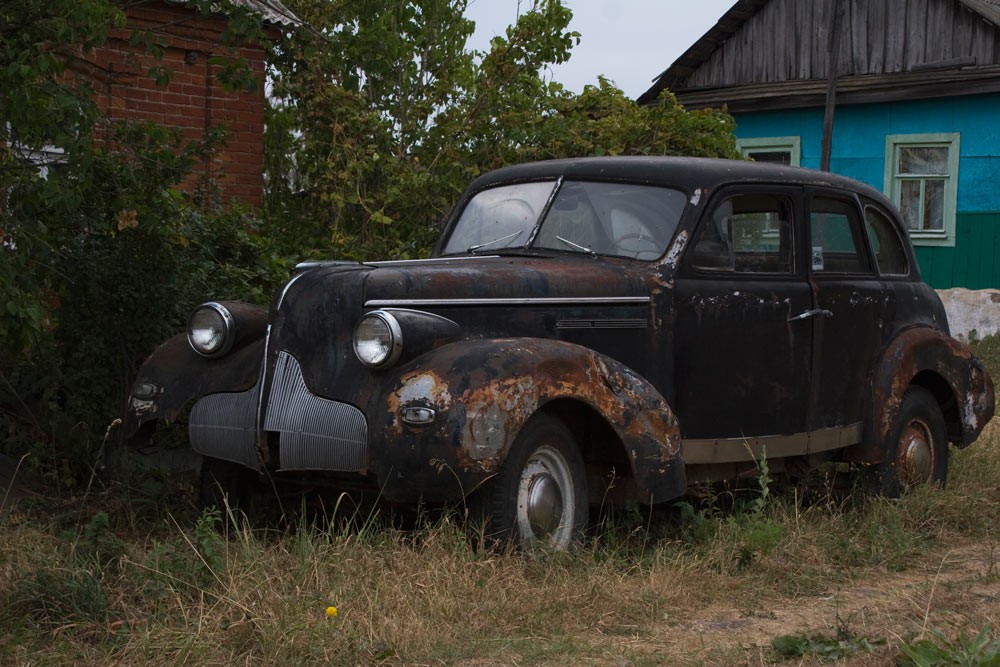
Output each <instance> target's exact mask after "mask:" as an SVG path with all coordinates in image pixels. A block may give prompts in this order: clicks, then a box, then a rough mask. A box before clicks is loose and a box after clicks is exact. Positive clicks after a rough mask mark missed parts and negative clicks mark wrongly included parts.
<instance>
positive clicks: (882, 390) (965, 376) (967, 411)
mask: <svg viewBox="0 0 1000 667" xmlns="http://www.w3.org/2000/svg"><path fill="white" fill-rule="evenodd" d="M941 381H943V382H944V384H945V385H947V390H945V391H940V390H939V391H936V392H934V393H935V395H936V396H937V398H938V400H939V401H942V402H944V403H948V402H949V400H950V399H953V400H954V402H955V403H954V405H955V408H956V409H955V410H953V411H949V410H946V411H945V418H946V419H948V417H949V414H950V415H951V417H952V418H951V422H952V423H950V424H949V431H950V432H951V433H952V434H955V436H957V439H955V442H956V444H958V445H960V446H965V445H968V444H970V443H971V442H973V441H974V440H975V439H976V438H978V437H979V434H980V433H981V432H982V430H983V428H984V427H985V426H986V424H987V423H988V422H989V421H990V419H991V418H992V417H993V411H994V392H993V381H992V379H991V378H990V376H989V373H987V372H986V369H985V368H983V365H982V364H981V363H980V361H979V360H978V359H976V358H975V357H974V356H972V353H971V352H970V351H969V349H968V348H967V347H966V346H965V345H963V344H962V343H960V342H958V341H957V340H955V339H954V338H952V337H951V336H948V335H947V334H945V333H944V332H942V331H939V330H937V329H934V328H931V327H923V326H921V327H913V328H910V329H907V330H905V331H903V332H902V333H901V334H899V335H898V336H896V338H895V339H893V340H892V342H891V343H890V344H889V345H888V346H887V347H886V349H885V350H884V351H883V353H882V355H881V357H880V360H879V362H878V364H877V365H876V367H875V371H874V373H873V376H872V383H871V390H870V394H869V397H868V406H869V407H868V414H867V415H866V417H867V418H866V419H865V424H866V427H865V439H864V441H865V443H866V454H868V455H876V456H878V455H879V452H878V451H877V450H878V448H879V447H880V445H881V443H885V442H886V441H887V440H888V438H889V436H890V434H891V433H892V429H893V425H894V424H895V422H896V418H897V415H898V413H899V406H900V403H901V402H902V398H903V394H904V393H906V389H907V388H908V387H909V386H910V385H911V384H914V383H916V384H923V383H929V386H928V388H929V389H931V390H932V391H933V390H934V389H935V386H934V385H935V383H937V386H938V387H943V385H941V384H940V382H941ZM945 393H947V394H950V395H947V396H942V394H945ZM865 458H870V456H866V457H865Z"/></svg>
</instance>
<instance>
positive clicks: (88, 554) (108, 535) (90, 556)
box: [73, 511, 125, 569]
mask: <svg viewBox="0 0 1000 667" xmlns="http://www.w3.org/2000/svg"><path fill="white" fill-rule="evenodd" d="M74 538H75V539H74V546H73V553H74V555H75V556H76V559H77V561H79V562H80V563H81V564H90V565H96V566H97V567H98V568H102V569H103V568H107V567H109V566H110V565H111V564H112V563H113V562H114V561H116V560H118V559H119V558H120V557H122V556H124V555H125V543H124V542H123V541H122V540H121V539H119V537H118V536H117V535H115V533H114V531H112V529H111V521H110V519H109V518H108V514H107V512H103V511H102V512H97V513H96V514H94V516H93V517H91V519H90V521H88V522H87V523H86V524H85V525H84V526H83V528H82V529H81V530H80V533H79V535H75V536H74Z"/></svg>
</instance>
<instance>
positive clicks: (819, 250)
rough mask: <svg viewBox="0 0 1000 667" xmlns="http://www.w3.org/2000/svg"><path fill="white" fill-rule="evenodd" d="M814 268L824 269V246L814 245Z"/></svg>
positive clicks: (815, 269)
mask: <svg viewBox="0 0 1000 667" xmlns="http://www.w3.org/2000/svg"><path fill="white" fill-rule="evenodd" d="M812 270H813V271H822V270H823V246H821V245H814V246H813V247H812Z"/></svg>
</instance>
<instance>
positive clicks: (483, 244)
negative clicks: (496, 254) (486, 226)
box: [465, 229, 524, 252]
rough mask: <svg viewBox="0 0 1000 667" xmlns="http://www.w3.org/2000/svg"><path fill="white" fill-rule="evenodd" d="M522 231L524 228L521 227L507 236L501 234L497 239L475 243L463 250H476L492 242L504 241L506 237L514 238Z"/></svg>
mask: <svg viewBox="0 0 1000 667" xmlns="http://www.w3.org/2000/svg"><path fill="white" fill-rule="evenodd" d="M523 231H524V230H523V229H521V230H519V231H516V232H514V233H513V234H508V235H507V236H501V237H500V238H498V239H493V240H492V241H487V242H486V243H477V244H476V245H473V246H469V247H468V248H467V249H466V250H465V252H476V251H477V250H479V249H480V248H487V247H489V246H491V245H493V244H494V243H500V242H501V241H506V240H508V239H512V238H516V237H518V236H520V235H521V232H523Z"/></svg>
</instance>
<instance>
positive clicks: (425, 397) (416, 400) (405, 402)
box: [387, 371, 452, 432]
mask: <svg viewBox="0 0 1000 667" xmlns="http://www.w3.org/2000/svg"><path fill="white" fill-rule="evenodd" d="M387 403H388V405H387V407H388V409H389V412H390V413H391V414H392V424H393V428H394V429H395V430H396V431H397V432H399V431H401V430H402V428H403V422H402V419H401V416H400V415H401V414H402V411H403V409H404V408H408V407H413V406H420V407H427V408H432V409H434V410H435V411H437V412H444V411H446V410H448V408H450V407H451V403H452V397H451V392H450V391H449V389H448V382H447V381H446V380H445V379H444V378H442V377H441V376H440V375H439V374H437V373H436V372H434V371H418V372H413V373H409V374H407V375H404V376H403V377H402V381H401V384H400V386H399V388H398V389H397V390H396V391H394V392H393V393H391V394H389V397H388V400H387Z"/></svg>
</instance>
